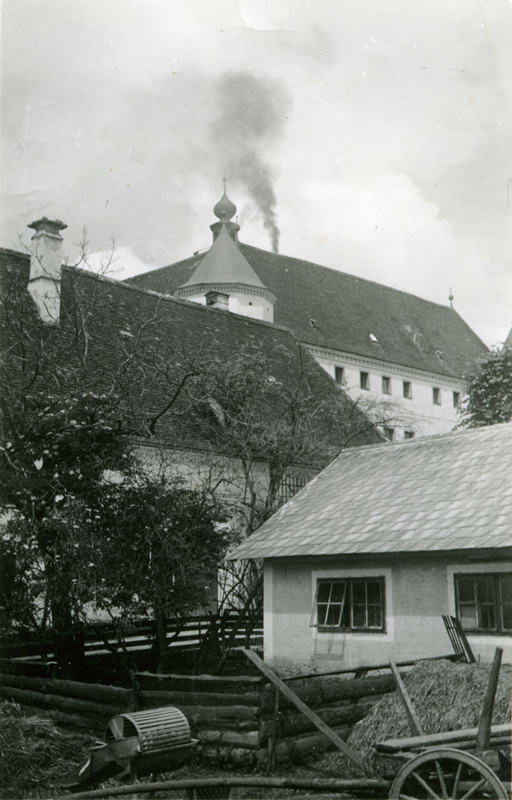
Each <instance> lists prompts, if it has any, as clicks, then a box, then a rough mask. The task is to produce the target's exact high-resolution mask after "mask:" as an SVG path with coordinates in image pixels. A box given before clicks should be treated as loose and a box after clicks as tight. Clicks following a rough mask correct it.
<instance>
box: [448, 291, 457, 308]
mask: <svg viewBox="0 0 512 800" xmlns="http://www.w3.org/2000/svg"><path fill="white" fill-rule="evenodd" d="M448 300H449V301H450V308H453V301H454V300H455V298H454V296H453V293H452V287H451V286H450V294H449V296H448Z"/></svg>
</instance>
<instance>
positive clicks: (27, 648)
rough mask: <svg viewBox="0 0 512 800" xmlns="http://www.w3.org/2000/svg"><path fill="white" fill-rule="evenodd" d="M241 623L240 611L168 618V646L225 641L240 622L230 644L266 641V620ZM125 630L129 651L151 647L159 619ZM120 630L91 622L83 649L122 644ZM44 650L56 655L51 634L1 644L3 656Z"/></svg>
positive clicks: (91, 651) (98, 650)
mask: <svg viewBox="0 0 512 800" xmlns="http://www.w3.org/2000/svg"><path fill="white" fill-rule="evenodd" d="M239 623H240V618H239V615H238V614H237V613H236V612H232V613H230V614H228V615H225V616H222V617H220V618H217V617H215V616H208V615H198V616H193V617H187V618H186V619H171V620H168V621H167V641H168V648H169V649H170V650H172V651H173V652H181V651H187V650H196V649H198V648H199V647H200V646H201V645H202V643H204V641H205V638H206V637H208V638H209V639H210V640H211V641H212V643H215V642H218V643H219V644H222V643H224V642H225V641H226V639H227V638H228V637H229V635H230V634H231V632H232V631H233V629H234V628H235V627H236V626H238V630H237V632H236V634H235V637H234V641H233V642H232V643H231V647H235V646H237V645H243V644H246V645H250V646H253V647H254V646H255V645H258V644H261V643H262V642H263V622H262V620H259V621H258V622H257V624H256V626H250V625H248V623H247V620H244V621H243V622H242V624H239ZM121 630H122V644H123V648H126V650H128V651H135V650H149V649H151V648H152V647H153V646H154V643H155V638H156V623H155V622H154V621H152V620H138V621H136V622H133V623H130V625H129V626H126V627H124V628H122V629H121ZM119 633H120V631H119V629H118V627H117V626H116V625H115V624H114V623H92V624H91V625H89V626H87V627H85V628H84V630H83V642H84V652H85V656H86V657H91V656H96V655H104V654H107V653H109V652H112V649H116V648H117V647H120V635H119ZM42 653H44V655H45V657H46V658H52V656H53V655H54V652H53V644H52V639H51V635H49V636H48V637H47V638H44V639H40V640H37V639H32V640H31V641H30V642H21V641H19V640H18V641H11V642H9V641H5V640H4V642H3V646H2V655H3V657H4V658H11V659H16V660H25V659H34V658H38V657H41V654H42Z"/></svg>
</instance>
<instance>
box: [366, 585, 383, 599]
mask: <svg viewBox="0 0 512 800" xmlns="http://www.w3.org/2000/svg"><path fill="white" fill-rule="evenodd" d="M380 586H381V584H380V581H368V583H367V584H366V595H367V598H368V603H369V604H370V603H374V604H380V602H381V597H380Z"/></svg>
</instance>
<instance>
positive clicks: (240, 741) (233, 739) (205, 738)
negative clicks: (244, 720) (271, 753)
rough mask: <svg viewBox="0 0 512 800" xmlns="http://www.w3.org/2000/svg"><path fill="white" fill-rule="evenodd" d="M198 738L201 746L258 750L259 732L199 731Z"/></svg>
mask: <svg viewBox="0 0 512 800" xmlns="http://www.w3.org/2000/svg"><path fill="white" fill-rule="evenodd" d="M198 738H199V741H200V742H201V744H202V745H205V746H208V745H215V746H219V747H240V748H242V749H243V750H258V748H259V746H260V734H259V731H251V732H250V733H235V732H234V731H199V733H198Z"/></svg>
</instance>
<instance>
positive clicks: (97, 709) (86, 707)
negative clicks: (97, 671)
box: [0, 686, 125, 721]
mask: <svg viewBox="0 0 512 800" xmlns="http://www.w3.org/2000/svg"><path fill="white" fill-rule="evenodd" d="M0 696H1V697H5V698H8V699H10V700H14V701H15V702H16V703H20V704H21V705H26V706H27V705H28V706H35V707H36V708H51V709H54V710H60V711H66V712H69V713H77V714H85V715H87V716H98V717H101V719H104V720H107V721H108V720H109V719H110V718H111V717H114V716H115V715H116V714H120V713H123V711H124V709H125V707H124V706H122V707H120V706H114V705H110V704H108V703H92V702H89V701H88V700H80V699H79V698H77V697H61V696H60V695H57V694H43V693H42V692H32V691H30V690H28V689H16V688H15V687H14V686H2V687H0Z"/></svg>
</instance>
